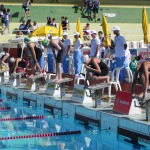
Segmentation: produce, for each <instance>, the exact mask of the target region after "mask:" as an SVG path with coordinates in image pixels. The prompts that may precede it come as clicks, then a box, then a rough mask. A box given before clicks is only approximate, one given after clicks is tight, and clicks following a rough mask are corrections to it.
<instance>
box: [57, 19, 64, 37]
mask: <svg viewBox="0 0 150 150" xmlns="http://www.w3.org/2000/svg"><path fill="white" fill-rule="evenodd" d="M62 34H63V29H62V25H61V22H60V23H59V34H58V35H59V37H62Z"/></svg>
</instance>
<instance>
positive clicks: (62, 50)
mask: <svg viewBox="0 0 150 150" xmlns="http://www.w3.org/2000/svg"><path fill="white" fill-rule="evenodd" d="M47 37H48V39H49V41H48V43H47V44H46V45H45V46H46V47H49V48H51V49H52V52H53V54H54V58H55V61H56V78H55V79H54V81H60V80H62V71H61V70H62V63H63V61H64V59H65V57H66V55H67V52H68V51H67V48H66V47H65V46H64V44H63V43H62V42H61V40H59V39H53V38H52V35H51V34H49V35H48V36H47ZM56 50H57V54H56Z"/></svg>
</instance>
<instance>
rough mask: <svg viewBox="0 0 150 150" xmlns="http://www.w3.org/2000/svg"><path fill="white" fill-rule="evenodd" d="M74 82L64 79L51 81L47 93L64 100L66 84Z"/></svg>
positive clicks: (70, 79)
mask: <svg viewBox="0 0 150 150" xmlns="http://www.w3.org/2000/svg"><path fill="white" fill-rule="evenodd" d="M72 80H73V79H72V78H63V79H62V80H58V81H52V80H49V82H48V84H47V89H46V91H45V93H46V94H50V95H51V96H56V97H60V98H63V97H64V96H65V95H66V93H65V83H67V82H70V81H72Z"/></svg>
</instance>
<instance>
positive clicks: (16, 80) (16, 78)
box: [9, 72, 24, 86]
mask: <svg viewBox="0 0 150 150" xmlns="http://www.w3.org/2000/svg"><path fill="white" fill-rule="evenodd" d="M23 74H24V72H19V73H14V74H11V75H10V77H9V83H10V84H11V85H12V86H19V85H20V79H21V77H22V75H23Z"/></svg>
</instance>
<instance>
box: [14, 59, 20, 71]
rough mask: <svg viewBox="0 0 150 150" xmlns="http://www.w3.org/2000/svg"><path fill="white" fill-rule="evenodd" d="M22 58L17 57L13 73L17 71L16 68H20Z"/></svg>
mask: <svg viewBox="0 0 150 150" xmlns="http://www.w3.org/2000/svg"><path fill="white" fill-rule="evenodd" d="M21 60H22V58H17V59H16V62H15V66H14V70H13V73H16V69H17V68H18V63H19V62H20V61H21Z"/></svg>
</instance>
